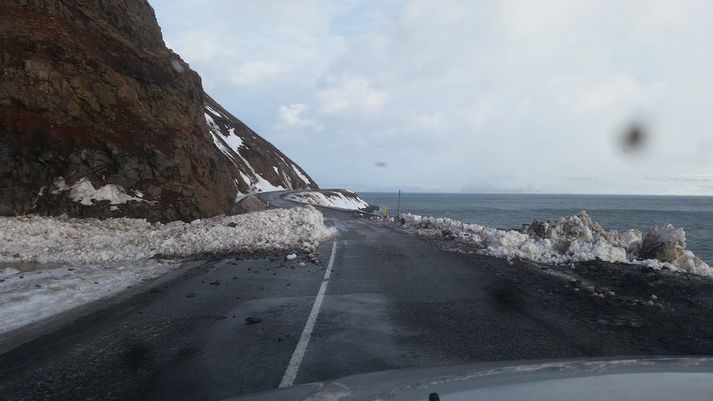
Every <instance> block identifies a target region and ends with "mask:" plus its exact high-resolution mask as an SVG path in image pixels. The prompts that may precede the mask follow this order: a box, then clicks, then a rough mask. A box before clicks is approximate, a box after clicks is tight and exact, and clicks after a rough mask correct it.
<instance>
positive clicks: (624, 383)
mask: <svg viewBox="0 0 713 401" xmlns="http://www.w3.org/2000/svg"><path fill="white" fill-rule="evenodd" d="M430 393H438V394H439V396H440V399H441V400H443V401H465V400H469V401H470V400H488V401H492V400H528V401H532V400H547V401H556V400H572V399H577V400H578V401H585V400H590V399H591V400H609V399H611V400H646V401H655V400H672V399H681V400H687V401H693V400H710V396H711V394H713V358H708V357H706V358H702V357H661V358H620V359H577V360H555V361H537V362H520V363H514V362H510V363H502V362H498V363H479V364H470V365H456V366H446V367H438V368H414V369H398V370H390V371H383V372H377V373H368V374H360V375H354V376H349V377H346V378H343V379H339V380H333V381H329V382H325V383H311V384H303V385H297V386H293V387H289V388H285V389H280V390H275V391H268V392H264V393H259V394H254V395H249V396H245V397H234V398H230V399H229V400H230V401H327V400H329V401H376V400H384V401H386V400H390V401H420V400H423V401H426V400H428V399H429V394H430ZM226 401H228V400H226Z"/></svg>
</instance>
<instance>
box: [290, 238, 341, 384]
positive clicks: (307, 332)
mask: <svg viewBox="0 0 713 401" xmlns="http://www.w3.org/2000/svg"><path fill="white" fill-rule="evenodd" d="M336 253H337V241H334V242H333V243H332V254H331V255H330V256H329V263H328V264H327V271H326V272H324V277H323V278H322V285H321V286H320V287H319V292H317V298H315V300H314V305H312V312H310V313H309V317H308V318H307V323H306V324H305V328H304V330H302V335H301V336H300V341H299V342H297V347H295V352H293V353H292V358H291V359H290V364H289V365H287V369H286V370H285V374H284V375H283V376H282V381H280V386H279V388H283V387H289V386H291V385H292V384H293V383H294V382H295V378H297V372H298V371H299V370H300V365H301V364H302V359H303V358H304V356H305V352H306V351H307V345H309V340H310V338H311V337H312V331H313V330H314V324H315V323H316V322H317V315H319V310H320V308H321V307H322V301H324V293H325V292H327V284H328V283H329V277H330V276H331V275H332V266H333V265H334V255H335V254H336Z"/></svg>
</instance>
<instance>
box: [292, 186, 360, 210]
mask: <svg viewBox="0 0 713 401" xmlns="http://www.w3.org/2000/svg"><path fill="white" fill-rule="evenodd" d="M285 199H287V200H291V201H293V202H298V203H304V204H308V205H316V206H324V207H331V208H336V209H346V210H360V209H364V208H367V207H368V206H369V203H367V202H366V201H364V200H363V199H361V198H360V197H359V196H358V195H357V194H355V193H353V192H352V193H351V195H350V196H347V195H345V194H344V193H342V192H338V191H327V190H325V191H322V192H319V191H300V192H294V193H290V194H287V195H285Z"/></svg>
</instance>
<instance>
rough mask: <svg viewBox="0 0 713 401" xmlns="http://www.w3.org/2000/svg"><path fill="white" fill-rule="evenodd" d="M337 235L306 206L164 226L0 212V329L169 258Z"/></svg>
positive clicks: (162, 269) (125, 282)
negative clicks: (0, 214) (3, 215)
mask: <svg viewBox="0 0 713 401" xmlns="http://www.w3.org/2000/svg"><path fill="white" fill-rule="evenodd" d="M336 233H337V231H336V229H334V228H331V227H327V226H325V224H324V219H323V216H322V214H321V213H320V212H319V211H317V210H316V209H315V208H313V207H312V206H305V207H300V208H294V209H275V210H267V211H263V212H254V213H249V214H245V215H239V216H218V217H213V218H208V219H200V220H195V221H193V222H191V223H184V222H171V223H168V224H161V223H154V224H151V223H148V222H146V221H145V220H142V219H128V218H115V219H106V220H97V219H75V218H66V217H41V216H20V217H0V304H1V305H2V308H0V333H2V332H6V331H9V330H12V329H15V328H18V327H20V326H23V325H25V324H28V323H32V322H35V321H38V320H41V319H44V318H46V317H47V316H50V315H52V314H55V313H59V312H62V311H65V310H68V309H71V308H74V307H76V306H79V305H82V304H85V303H88V302H92V301H95V300H98V299H101V298H104V297H108V296H111V295H113V294H115V293H117V292H119V291H121V290H123V289H125V288H126V287H128V286H132V285H135V284H137V283H140V282H141V281H145V280H149V279H152V278H155V277H157V276H159V275H161V274H163V273H166V272H168V271H170V270H173V269H175V268H176V267H178V266H180V265H181V263H180V262H179V261H176V260H173V261H171V260H168V259H170V258H180V257H185V256H190V255H201V254H225V253H237V252H254V251H276V252H287V251H290V250H296V249H302V250H305V251H307V252H312V251H314V249H315V248H316V247H317V245H318V244H319V243H320V242H322V241H325V240H326V239H328V238H330V237H332V236H334V235H336ZM159 258H160V260H159ZM33 264H40V265H39V267H40V269H39V270H34V271H30V272H22V271H21V270H27V269H28V268H35V269H36V267H37V266H33Z"/></svg>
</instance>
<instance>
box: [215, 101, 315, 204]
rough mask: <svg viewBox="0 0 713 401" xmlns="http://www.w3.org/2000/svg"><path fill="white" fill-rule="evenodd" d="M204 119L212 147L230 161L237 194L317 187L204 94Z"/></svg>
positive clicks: (271, 147) (284, 157)
mask: <svg viewBox="0 0 713 401" xmlns="http://www.w3.org/2000/svg"><path fill="white" fill-rule="evenodd" d="M205 119H206V122H207V124H208V129H209V130H210V133H211V135H212V137H213V142H214V143H215V146H216V147H217V148H218V149H219V150H220V151H221V153H222V154H223V155H224V156H225V157H226V158H228V160H230V162H231V171H232V173H233V177H234V180H235V182H236V185H237V186H238V194H239V195H244V194H247V193H253V192H263V191H272V190H281V189H304V188H312V189H318V188H319V187H318V186H317V184H316V183H315V182H314V180H312V178H311V177H310V176H309V175H308V174H307V173H306V172H305V171H304V170H303V169H302V168H301V167H300V166H298V165H297V164H296V163H295V162H293V161H292V160H290V159H289V158H288V157H287V156H285V155H284V154H283V153H282V152H280V151H279V150H278V149H277V148H276V147H275V146H273V145H272V144H271V143H270V142H268V141H266V140H265V139H263V138H262V137H260V136H259V135H258V134H256V133H255V131H253V130H252V129H250V127H248V126H247V125H245V124H243V122H242V121H240V120H239V119H238V118H236V117H235V116H233V115H232V114H230V112H228V111H227V110H225V109H224V108H223V107H221V106H220V105H219V104H218V103H217V102H216V101H215V100H213V99H212V98H211V97H210V96H208V95H205Z"/></svg>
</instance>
